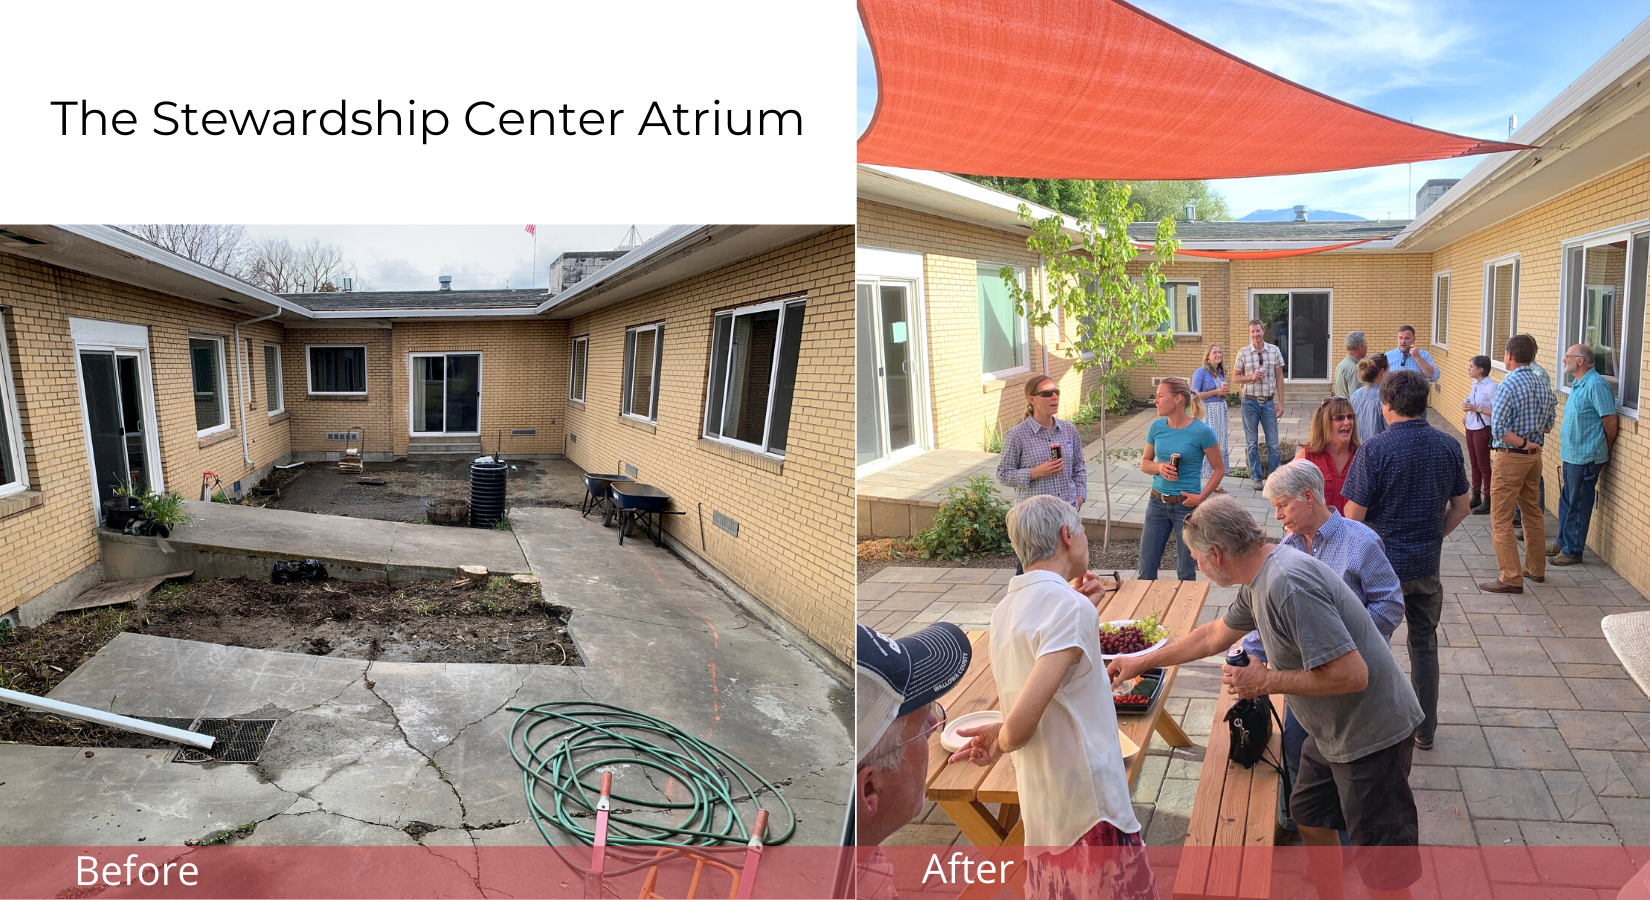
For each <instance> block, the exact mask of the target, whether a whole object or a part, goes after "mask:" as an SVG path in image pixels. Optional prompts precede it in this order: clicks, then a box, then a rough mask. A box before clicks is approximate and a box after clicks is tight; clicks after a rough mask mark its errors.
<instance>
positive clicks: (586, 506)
mask: <svg viewBox="0 0 1650 900" xmlns="http://www.w3.org/2000/svg"><path fill="white" fill-rule="evenodd" d="M629 480H630V479H629V478H627V477H625V476H623V475H591V474H588V473H587V474H586V475H585V476H584V500H583V502H581V503H580V504H579V517H580V518H583V517H585V516H588V515H590V513H592V512H593V511H595V510H597V509H600V510H601V511H602V526H603V527H604V528H605V527H606V526H608V525H611V524H613V497H612V493H611V492H610V491H609V488H611V487H612V486H613V483H614V482H615V481H629Z"/></svg>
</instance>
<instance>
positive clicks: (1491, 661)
mask: <svg viewBox="0 0 1650 900" xmlns="http://www.w3.org/2000/svg"><path fill="white" fill-rule="evenodd" d="M1496 618H1497V619H1501V618H1506V617H1505V616H1497V617H1496ZM1478 646H1479V648H1480V649H1482V650H1483V652H1484V658H1485V661H1486V662H1487V663H1488V665H1489V667H1490V670H1491V671H1490V672H1486V673H1474V674H1494V675H1552V676H1556V675H1558V669H1556V668H1554V667H1553V664H1552V661H1551V660H1549V659H1548V658H1547V651H1545V650H1543V649H1541V644H1539V643H1537V642H1536V641H1532V640H1530V639H1529V638H1527V637H1496V636H1491V635H1484V634H1481V635H1479V636H1478Z"/></svg>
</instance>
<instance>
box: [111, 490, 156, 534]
mask: <svg viewBox="0 0 1650 900" xmlns="http://www.w3.org/2000/svg"><path fill="white" fill-rule="evenodd" d="M148 494H149V491H148V489H147V488H137V487H134V486H133V485H132V483H131V482H130V481H122V482H121V483H120V484H117V485H115V495H114V496H113V497H111V498H110V499H108V500H105V501H103V524H104V525H106V526H107V527H109V528H111V529H113V530H115V531H125V530H126V529H127V526H129V525H131V524H132V523H133V522H135V521H137V520H138V518H139V517H141V516H142V515H143V500H144V498H145V497H147V496H148Z"/></svg>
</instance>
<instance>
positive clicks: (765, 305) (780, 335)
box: [699, 295, 808, 460]
mask: <svg viewBox="0 0 1650 900" xmlns="http://www.w3.org/2000/svg"><path fill="white" fill-rule="evenodd" d="M807 303H808V298H807V296H806V295H803V296H798V297H784V298H781V299H778V300H768V301H763V302H761V303H754V304H751V305H748V306H736V307H732V308H729V309H723V310H717V311H716V312H715V313H713V314H712V315H711V320H710V342H711V343H710V365H709V366H708V367H706V370H705V371H706V377H705V418H704V420H703V421H702V422H701V423H700V428H699V435H700V437H703V438H705V439H706V440H711V441H715V442H717V443H719V444H727V445H728V446H730V447H738V448H739V449H741V450H748V451H750V452H752V453H760V454H762V455H763V456H767V457H769V458H772V459H777V460H783V459H784V458H785V451H784V450H777V451H776V450H773V449H772V448H771V446H770V445H771V442H772V440H773V412H774V398H775V397H776V396H777V394H778V390H779V370H780V363H781V349H782V348H783V347H784V345H785V327H786V325H787V324H789V321H790V308H791V307H792V306H796V305H800V306H801V307H802V311H803V319H802V320H803V322H804V323H806V322H807ZM773 309H777V310H779V326H778V328H777V330H775V332H774V336H773V347H774V350H773V361H772V363H771V364H770V365H769V367H768V403H767V412H766V417H765V419H764V421H763V423H762V443H761V444H752V443H750V442H749V441H741V440H739V439H738V438H731V437H727V436H725V435H720V434H712V433H711V431H710V417H711V400H712V397H713V396H714V395H713V394H712V392H711V389H712V387H713V385H712V384H711V379H710V373H713V372H715V371H716V326H717V325H718V324H719V323H720V321H721V320H722V319H723V318H727V319H728V320H729V327H730V328H731V327H732V320H734V319H737V318H739V317H740V316H754V315H758V314H760V313H764V312H767V311H769V310H773ZM729 349H730V350H731V349H732V341H731V340H730V341H729ZM732 378H733V367H732V366H731V365H728V366H724V372H723V381H722V400H723V404H724V409H723V415H726V403H727V397H728V390H729V388H730V386H731V385H730V383H731V380H732ZM791 388H792V390H793V392H794V390H795V388H796V385H795V383H794V382H793V383H792V385H791ZM793 407H794V402H793ZM724 424H726V423H724ZM787 432H788V429H787ZM788 437H789V435H788V434H787V444H788V443H789V441H788Z"/></svg>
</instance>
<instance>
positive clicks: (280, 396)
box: [263, 341, 286, 417]
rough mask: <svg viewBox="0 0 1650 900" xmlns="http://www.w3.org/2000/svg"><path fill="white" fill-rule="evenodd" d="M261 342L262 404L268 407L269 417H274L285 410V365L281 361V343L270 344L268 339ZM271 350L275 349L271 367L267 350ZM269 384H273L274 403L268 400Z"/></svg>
mask: <svg viewBox="0 0 1650 900" xmlns="http://www.w3.org/2000/svg"><path fill="white" fill-rule="evenodd" d="M263 343H264V404H265V405H266V406H268V407H269V415H270V416H271V417H274V416H278V415H280V414H281V413H284V412H286V380H285V378H286V376H285V368H286V367H285V365H284V364H283V362H282V360H281V345H280V344H272V343H270V342H268V341H264V342H263ZM271 350H274V351H275V356H274V360H275V365H274V367H273V368H271V367H270V365H269V361H270V355H269V351H271ZM271 378H273V379H274V380H273V381H271V380H270V379H271ZM270 385H274V386H275V400H276V402H275V403H270V402H269V388H270ZM277 404H278V405H277Z"/></svg>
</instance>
